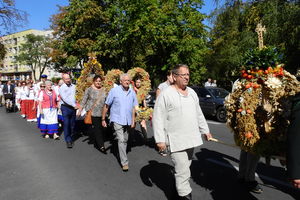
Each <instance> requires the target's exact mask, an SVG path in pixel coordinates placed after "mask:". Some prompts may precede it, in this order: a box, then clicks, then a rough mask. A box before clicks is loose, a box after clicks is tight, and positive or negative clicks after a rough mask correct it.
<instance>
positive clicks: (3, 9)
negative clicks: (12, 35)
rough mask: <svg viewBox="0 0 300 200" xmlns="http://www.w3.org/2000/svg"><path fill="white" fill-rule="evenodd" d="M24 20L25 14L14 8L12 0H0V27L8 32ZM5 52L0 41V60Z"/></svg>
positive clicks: (25, 18)
mask: <svg viewBox="0 0 300 200" xmlns="http://www.w3.org/2000/svg"><path fill="white" fill-rule="evenodd" d="M26 20H27V14H26V13H25V12H24V11H21V10H18V9H16V8H15V1H14V0H0V27H1V28H2V29H4V30H6V31H7V32H10V31H11V30H14V29H15V28H16V27H18V26H20V25H21V23H22V22H26ZM0 33H1V31H0ZM5 54H6V49H5V47H4V45H3V44H2V43H0V60H3V59H4V57H5Z"/></svg>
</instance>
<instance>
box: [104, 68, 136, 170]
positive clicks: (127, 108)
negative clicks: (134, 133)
mask: <svg viewBox="0 0 300 200" xmlns="http://www.w3.org/2000/svg"><path fill="white" fill-rule="evenodd" d="M130 81H131V78H130V76H129V75H128V74H122V75H121V76H120V83H121V85H119V86H117V87H115V88H113V89H111V90H110V91H109V93H108V96H107V98H106V101H105V105H104V107H103V112H102V126H103V127H107V124H106V122H105V116H106V113H107V111H108V109H109V108H110V122H112V123H113V127H114V131H115V135H116V138H117V140H118V148H119V156H120V162H121V165H122V170H123V171H128V169H129V167H128V158H127V154H126V148H127V141H128V132H129V129H130V128H134V125H135V121H134V120H135V107H137V106H138V101H137V97H136V94H135V92H134V91H133V89H132V88H130V87H129V85H130Z"/></svg>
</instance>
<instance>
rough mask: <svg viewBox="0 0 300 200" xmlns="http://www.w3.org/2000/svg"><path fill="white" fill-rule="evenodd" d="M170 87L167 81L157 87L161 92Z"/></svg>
mask: <svg viewBox="0 0 300 200" xmlns="http://www.w3.org/2000/svg"><path fill="white" fill-rule="evenodd" d="M169 86H170V84H169V82H168V81H165V82H163V83H161V84H159V86H158V87H157V88H158V89H160V91H163V90H164V89H166V88H168V87H169Z"/></svg>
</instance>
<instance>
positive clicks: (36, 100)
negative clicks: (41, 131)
mask: <svg viewBox="0 0 300 200" xmlns="http://www.w3.org/2000/svg"><path fill="white" fill-rule="evenodd" d="M45 87H46V85H45V83H41V84H40V85H39V88H40V90H39V91H38V92H37V95H36V98H35V102H34V106H36V107H37V114H36V116H37V127H38V128H40V122H41V112H40V106H39V103H40V102H39V96H40V94H41V92H42V91H44V90H45Z"/></svg>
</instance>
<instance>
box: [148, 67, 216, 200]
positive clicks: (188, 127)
mask: <svg viewBox="0 0 300 200" xmlns="http://www.w3.org/2000/svg"><path fill="white" fill-rule="evenodd" d="M172 74H173V79H174V84H173V85H171V86H169V87H168V88H166V89H165V90H164V91H163V92H162V93H161V94H160V95H159V96H158V98H157V101H156V104H155V107H154V112H153V131H154V138H155V141H156V144H157V147H158V149H159V151H163V150H165V149H166V148H167V146H168V147H169V150H170V152H171V159H172V162H173V164H174V167H175V181H176V189H177V192H178V194H179V196H180V197H181V199H187V200H191V199H192V189H191V187H190V184H189V179H190V176H191V172H190V165H191V161H192V156H193V151H194V148H195V147H197V146H200V145H201V144H203V141H202V138H201V134H205V135H206V137H207V139H210V138H211V137H212V136H211V134H210V131H209V128H208V125H207V123H206V120H205V117H204V115H203V113H202V111H201V108H200V105H199V99H198V96H197V94H196V93H195V91H194V90H193V89H191V88H189V87H187V85H188V83H189V78H190V74H189V68H188V66H187V65H182V64H180V65H177V66H176V67H175V68H174V70H173V71H172Z"/></svg>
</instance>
